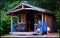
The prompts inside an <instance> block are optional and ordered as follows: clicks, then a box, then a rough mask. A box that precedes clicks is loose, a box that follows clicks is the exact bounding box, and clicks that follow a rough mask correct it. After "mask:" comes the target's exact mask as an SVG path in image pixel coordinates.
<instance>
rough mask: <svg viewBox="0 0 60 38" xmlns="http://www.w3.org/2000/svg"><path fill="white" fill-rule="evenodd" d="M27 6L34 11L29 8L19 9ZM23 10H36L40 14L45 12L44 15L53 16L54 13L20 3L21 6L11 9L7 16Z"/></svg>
mask: <svg viewBox="0 0 60 38" xmlns="http://www.w3.org/2000/svg"><path fill="white" fill-rule="evenodd" d="M22 5H23V6H27V7H29V8H32V9H28V8H19V7H21V6H22ZM21 10H36V11H39V12H44V13H48V14H53V12H52V11H50V10H47V9H43V8H40V7H36V6H33V5H30V4H28V3H20V4H19V5H17V6H16V7H14V8H12V9H10V10H9V11H8V12H7V13H6V14H10V13H13V12H17V11H21Z"/></svg>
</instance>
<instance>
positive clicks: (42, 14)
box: [6, 3, 57, 32]
mask: <svg viewBox="0 0 60 38" xmlns="http://www.w3.org/2000/svg"><path fill="white" fill-rule="evenodd" d="M6 15H9V16H10V17H11V32H13V31H12V29H13V28H12V25H13V17H14V16H16V18H17V20H16V22H17V23H16V28H18V27H19V24H24V25H25V26H26V28H25V31H24V32H34V24H35V23H36V21H37V19H38V17H39V18H40V19H41V20H42V21H44V22H45V23H46V27H48V26H49V27H50V29H51V30H52V31H56V30H57V26H56V21H55V17H54V12H52V11H49V10H47V9H43V8H39V7H36V6H33V5H30V4H28V3H20V4H19V5H17V6H16V7H14V8H13V9H11V10H9V11H8V12H7V13H6ZM15 32H20V30H16V31H15Z"/></svg>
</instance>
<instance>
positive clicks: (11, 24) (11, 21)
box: [11, 16, 13, 32]
mask: <svg viewBox="0 0 60 38" xmlns="http://www.w3.org/2000/svg"><path fill="white" fill-rule="evenodd" d="M12 24H13V19H12V16H11V32H12Z"/></svg>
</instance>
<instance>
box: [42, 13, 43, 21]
mask: <svg viewBox="0 0 60 38" xmlns="http://www.w3.org/2000/svg"><path fill="white" fill-rule="evenodd" d="M42 22H43V13H42Z"/></svg>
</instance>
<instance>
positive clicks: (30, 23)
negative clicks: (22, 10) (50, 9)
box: [26, 14, 34, 32]
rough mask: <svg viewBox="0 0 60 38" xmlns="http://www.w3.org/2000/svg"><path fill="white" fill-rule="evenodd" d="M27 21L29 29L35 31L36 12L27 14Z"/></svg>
mask: <svg viewBox="0 0 60 38" xmlns="http://www.w3.org/2000/svg"><path fill="white" fill-rule="evenodd" d="M26 18H27V19H26V21H27V28H26V29H27V31H28V32H33V31H34V14H27V15H26Z"/></svg>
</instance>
